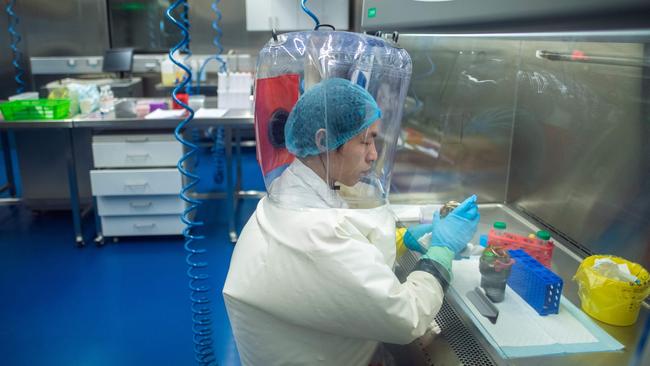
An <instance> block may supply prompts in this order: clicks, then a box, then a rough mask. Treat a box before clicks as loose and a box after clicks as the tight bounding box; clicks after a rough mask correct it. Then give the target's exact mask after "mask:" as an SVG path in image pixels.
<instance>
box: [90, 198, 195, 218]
mask: <svg viewBox="0 0 650 366" xmlns="http://www.w3.org/2000/svg"><path fill="white" fill-rule="evenodd" d="M184 209H185V202H184V201H183V200H181V198H180V197H179V196H178V195H168V196H125V197H121V196H100V197H97V210H98V213H99V215H100V216H133V215H168V214H181V213H182V212H183V210H184Z"/></svg>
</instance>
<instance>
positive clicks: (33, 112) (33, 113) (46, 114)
mask: <svg viewBox="0 0 650 366" xmlns="http://www.w3.org/2000/svg"><path fill="white" fill-rule="evenodd" d="M0 111H2V116H3V117H4V119H5V121H21V120H22V121H29V120H37V119H65V118H67V117H68V115H69V114H70V100H68V99H34V100H14V101H11V102H6V103H2V104H0Z"/></svg>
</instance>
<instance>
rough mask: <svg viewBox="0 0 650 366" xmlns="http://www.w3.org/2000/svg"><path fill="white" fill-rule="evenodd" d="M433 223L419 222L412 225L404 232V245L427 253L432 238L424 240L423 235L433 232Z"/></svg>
mask: <svg viewBox="0 0 650 366" xmlns="http://www.w3.org/2000/svg"><path fill="white" fill-rule="evenodd" d="M432 229H433V225H432V224H419V225H413V226H410V227H409V228H408V229H406V233H404V245H405V246H406V247H407V248H409V249H410V250H413V251H416V252H420V253H422V254H425V253H426V252H427V250H428V249H429V246H430V245H431V238H430V237H429V238H426V237H425V240H422V237H423V236H425V235H427V234H431V231H432Z"/></svg>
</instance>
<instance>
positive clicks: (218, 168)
mask: <svg viewBox="0 0 650 366" xmlns="http://www.w3.org/2000/svg"><path fill="white" fill-rule="evenodd" d="M219 2H220V0H214V1H213V2H212V6H211V7H212V11H213V12H214V20H213V21H212V29H213V30H214V33H215V35H214V38H213V39H212V44H213V45H214V47H215V48H216V52H215V54H214V56H212V57H209V58H207V59H205V61H204V62H203V64H201V67H200V68H199V77H198V79H197V83H196V86H197V91H196V92H197V94H200V93H201V76H203V72H204V71H205V67H206V66H207V64H208V63H209V62H210V61H212V60H214V61H217V62H218V63H219V72H222V73H223V72H226V71H227V70H228V69H227V67H226V61H224V59H223V58H222V57H221V54H222V53H223V46H222V45H221V37H222V36H223V32H222V31H221V27H220V26H219V23H220V22H221V18H222V14H221V10H219ZM224 135H225V131H224V129H223V127H217V128H216V132H215V134H214V147H213V149H212V157H213V160H214V164H215V165H214V166H215V172H214V177H213V178H214V182H215V183H217V184H221V183H222V182H223V179H224V177H225V169H226V168H225V167H226V163H225V157H226V149H225V146H224Z"/></svg>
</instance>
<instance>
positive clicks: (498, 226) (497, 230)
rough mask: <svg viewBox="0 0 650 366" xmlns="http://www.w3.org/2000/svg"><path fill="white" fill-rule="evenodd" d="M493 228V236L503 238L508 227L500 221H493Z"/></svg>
mask: <svg viewBox="0 0 650 366" xmlns="http://www.w3.org/2000/svg"><path fill="white" fill-rule="evenodd" d="M493 227H494V234H495V235H497V236H503V235H504V234H505V233H506V228H507V227H508V225H506V223H505V222H502V221H495V222H494V225H493Z"/></svg>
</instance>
